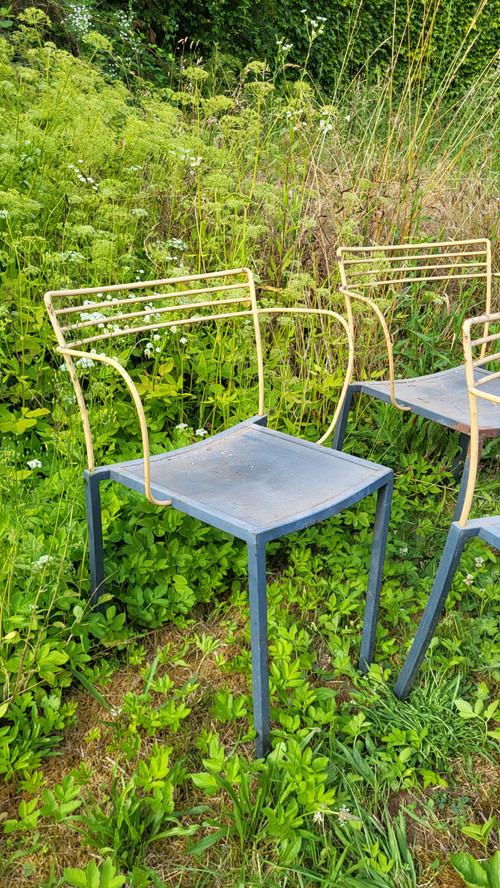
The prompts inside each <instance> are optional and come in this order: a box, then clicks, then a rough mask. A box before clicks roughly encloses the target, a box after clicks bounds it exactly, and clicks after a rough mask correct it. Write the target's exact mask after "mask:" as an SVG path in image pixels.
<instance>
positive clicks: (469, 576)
mask: <svg viewBox="0 0 500 888" xmlns="http://www.w3.org/2000/svg"><path fill="white" fill-rule="evenodd" d="M473 582H474V574H467V576H466V577H465V580H464V583H465V585H466V586H472V583H473Z"/></svg>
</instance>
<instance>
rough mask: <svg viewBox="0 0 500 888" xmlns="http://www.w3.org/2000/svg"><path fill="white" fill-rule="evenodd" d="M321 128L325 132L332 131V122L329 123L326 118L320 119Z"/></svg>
mask: <svg viewBox="0 0 500 888" xmlns="http://www.w3.org/2000/svg"><path fill="white" fill-rule="evenodd" d="M319 128H320V130H321V132H323V133H331V131H332V129H333V126H332V124H331V123H328V122H327V121H326V120H320V122H319Z"/></svg>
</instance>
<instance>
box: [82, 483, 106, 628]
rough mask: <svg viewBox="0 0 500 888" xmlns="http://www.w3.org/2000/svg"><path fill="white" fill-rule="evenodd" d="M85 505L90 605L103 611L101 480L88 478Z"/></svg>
mask: <svg viewBox="0 0 500 888" xmlns="http://www.w3.org/2000/svg"><path fill="white" fill-rule="evenodd" d="M85 504H86V507H87V527H88V533H89V560H90V589H91V596H90V603H91V605H92V607H93V608H94V610H97V611H101V612H102V611H103V610H104V605H99V603H98V602H99V598H100V597H101V595H103V594H104V592H105V588H104V554H103V545H102V520H101V495H100V491H99V478H96V477H95V476H92V475H91V474H90V475H88V477H87V482H86V484H85Z"/></svg>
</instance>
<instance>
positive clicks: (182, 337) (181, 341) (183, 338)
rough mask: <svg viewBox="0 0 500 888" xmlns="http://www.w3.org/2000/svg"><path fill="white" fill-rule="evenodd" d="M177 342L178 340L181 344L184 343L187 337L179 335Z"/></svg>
mask: <svg viewBox="0 0 500 888" xmlns="http://www.w3.org/2000/svg"><path fill="white" fill-rule="evenodd" d="M179 342H180V343H181V344H182V345H185V344H186V342H187V338H186V337H185V336H181V338H180V339H179Z"/></svg>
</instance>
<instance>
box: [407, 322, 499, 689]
mask: <svg viewBox="0 0 500 888" xmlns="http://www.w3.org/2000/svg"><path fill="white" fill-rule="evenodd" d="M499 321H500V314H487V315H482V316H480V317H477V318H470V319H468V320H467V321H466V322H465V323H464V325H463V344H464V355H465V372H466V376H467V390H468V401H469V410H470V428H471V457H470V471H469V475H468V480H467V485H466V489H465V493H464V496H463V505H462V508H461V510H460V515H459V520H454V521H453V522H452V524H451V526H450V529H449V531H448V536H447V539H446V543H445V546H444V549H443V554H442V556H441V560H440V563H439V567H438V570H437V573H436V578H435V580H434V584H433V586H432V590H431V593H430V595H429V600H428V602H427V605H426V607H425V610H424V613H423V615H422V618H421V621H420V623H419V626H418V630H417V633H416V635H415V638H414V640H413V643H412V646H411V648H410V651H409V653H408V656H407V657H406V660H405V662H404V664H403V668H402V669H401V672H400V674H399V676H398V679H397V682H396V685H395V687H394V693H395V695H396V697H398V698H399V699H400V700H402V699H404V698H405V697H406V696H407V695H408V693H409V692H410V690H411V688H412V685H413V683H414V681H415V678H416V675H417V672H418V670H419V668H420V665H421V663H422V660H423V658H424V656H425V653H426V651H427V648H428V647H429V644H430V641H431V639H432V637H433V635H434V632H435V630H436V626H437V624H438V622H439V618H440V616H441V614H442V612H443V609H444V606H445V604H446V599H447V597H448V594H449V591H450V589H451V585H452V582H453V578H454V576H455V573H456V570H457V568H458V565H459V563H460V558H461V555H462V552H463V549H464V546H465V543H466V542H467V540H468V539H470V538H471V537H479V539H481V540H483V541H484V542H485V543H488V544H489V545H490V546H493V547H494V548H496V549H500V515H497V516H493V517H488V518H473V519H468V515H469V511H470V508H471V503H472V497H473V493H474V486H475V482H476V477H477V471H478V462H479V454H480V431H479V407H480V405H481V404H482V403H484V402H485V401H486V402H489V406H490V407H491V408H492V409H496V411H497V412H498V411H499V405H500V396H499V395H498V394H497V385H496V384H497V382H498V380H499V379H500V373H494V372H490V373H488V374H485V373H484V371H483V366H484V364H486V363H488V362H491V361H498V360H499V359H500V353H498V352H496V353H490V354H489V355H485V354H484V353H482V356H481V357H479V358H476V359H474V357H473V350H474V349H475V348H477V347H481V350H482V349H483V348H484V346H485V345H486V346H490V345H491V343H494V342H497V341H499V340H500V333H496V334H495V333H492V334H490V333H489V327H490V324H493V323H498V322H499ZM474 325H481V326H482V328H483V335H482V336H480V337H478V338H477V339H474V340H472V338H471V328H472V327H473V326H474ZM478 399H479V403H478Z"/></svg>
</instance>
